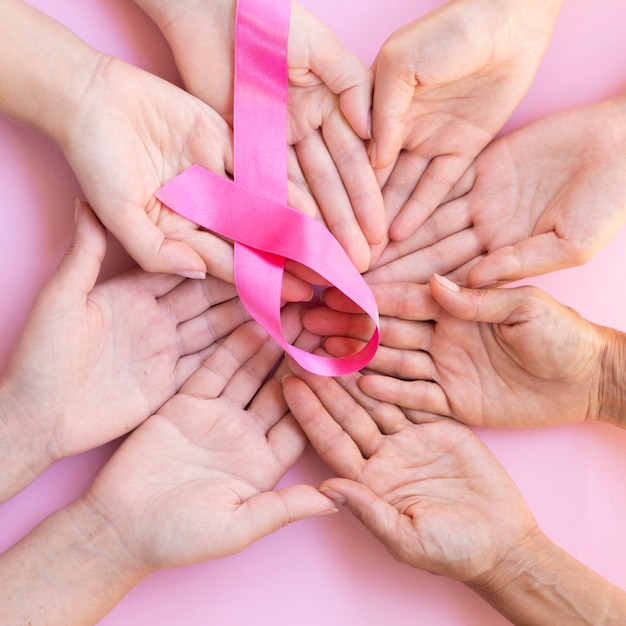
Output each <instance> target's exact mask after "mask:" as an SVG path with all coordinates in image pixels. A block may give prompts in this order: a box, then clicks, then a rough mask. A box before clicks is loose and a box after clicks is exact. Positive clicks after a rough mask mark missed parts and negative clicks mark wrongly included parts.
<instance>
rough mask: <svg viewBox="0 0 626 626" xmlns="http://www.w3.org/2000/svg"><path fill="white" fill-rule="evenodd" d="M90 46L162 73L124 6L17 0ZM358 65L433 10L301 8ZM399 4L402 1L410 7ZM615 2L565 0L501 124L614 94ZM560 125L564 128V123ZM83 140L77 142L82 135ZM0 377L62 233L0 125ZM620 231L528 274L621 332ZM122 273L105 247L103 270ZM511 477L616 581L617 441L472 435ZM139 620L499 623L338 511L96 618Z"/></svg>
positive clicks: (621, 44) (619, 48)
mask: <svg viewBox="0 0 626 626" xmlns="http://www.w3.org/2000/svg"><path fill="white" fill-rule="evenodd" d="M31 4H33V5H35V6H37V7H38V8H40V9H41V10H43V11H45V12H46V13H48V14H50V15H52V16H53V17H55V18H57V19H58V20H60V21H61V22H63V23H65V24H66V25H68V26H69V27H71V28H72V29H74V30H75V31H76V32H77V33H78V34H79V35H80V36H82V37H83V38H84V39H85V40H86V41H87V42H89V43H90V44H91V45H93V46H94V47H97V48H100V49H102V50H105V51H107V52H109V53H112V54H115V55H117V56H120V57H122V58H124V59H125V60H127V61H129V62H131V63H134V64H137V65H139V66H141V67H143V68H146V69H148V70H150V71H153V72H155V73H158V74H160V75H162V76H164V77H165V78H168V79H171V80H176V71H175V68H174V65H173V62H172V59H171V56H170V54H169V51H168V49H167V46H166V44H165V42H164V41H163V39H162V38H161V37H160V35H159V33H158V31H157V30H156V29H155V27H154V26H153V25H152V23H151V22H150V21H149V20H148V19H147V17H145V16H144V15H143V13H142V12H141V11H140V10H139V9H138V8H137V7H136V6H135V5H134V4H133V3H132V2H131V1H130V0H83V1H82V2H76V0H32V2H31ZM303 4H304V5H305V6H307V7H308V8H309V9H310V10H311V11H313V12H314V13H315V14H317V15H318V16H319V17H321V18H322V20H324V21H325V22H326V23H327V24H328V25H329V26H330V27H331V28H333V29H334V30H335V31H336V32H337V33H338V34H339V35H340V37H341V38H342V40H343V41H344V43H345V44H346V45H347V46H348V47H350V48H351V49H352V50H354V51H355V52H356V53H357V54H358V55H359V56H360V57H361V58H362V59H363V60H364V61H365V62H367V63H369V62H371V60H372V59H373V58H374V55H375V54H376V51H377V50H378V48H379V47H380V45H381V44H382V43H383V41H384V40H385V39H386V37H387V36H388V35H389V34H391V33H392V32H393V31H394V30H395V29H396V28H398V27H399V26H401V25H403V24H405V23H407V22H409V21H411V20H413V19H415V18H416V17H417V16H419V15H420V14H422V13H424V12H426V11H427V10H429V9H430V8H433V7H434V6H437V5H438V4H440V2H437V1H435V0H430V1H427V0H424V1H423V2H421V3H417V2H415V3H410V2H407V1H406V0H384V1H382V0H379V1H378V2H374V1H373V0H343V1H342V2H337V1H336V0H332V1H331V0H305V2H303ZM412 5H414V6H412ZM625 24H626V4H624V2H623V0H600V1H599V2H589V1H588V0H587V1H585V0H568V1H567V2H566V5H565V7H564V9H563V10H562V13H561V15H560V18H559V21H558V24H557V28H556V32H555V34H554V39H553V43H552V45H551V47H550V50H549V51H548V54H547V56H546V58H545V60H544V62H543V64H542V67H541V68H540V71H539V74H538V76H537V78H536V81H535V83H534V85H533V87H532V89H531V90H530V92H529V93H528V95H527V97H526V98H525V100H524V101H523V103H522V104H521V106H520V107H519V110H518V111H517V112H516V113H515V115H514V116H513V118H512V120H511V121H510V123H509V125H508V127H509V128H514V127H517V126H519V125H521V124H523V123H526V122H529V121H531V120H534V119H536V118H538V117H541V116H543V115H545V114H547V113H551V112H554V111H558V110H561V109H564V108H567V107H571V106H575V105H578V104H582V103H586V102H591V101H594V100H600V99H603V98H607V97H611V96H613V95H616V94H618V93H620V91H622V90H623V89H624V88H625V87H626V84H625V83H626V80H625V77H624V71H625V68H626V42H625V40H624V25H625ZM572 130H573V132H575V129H572ZM85 139H86V140H88V139H89V138H88V137H86V138H85ZM0 146H2V149H1V150H0V181H1V189H2V196H3V197H2V201H3V205H4V208H3V210H2V211H1V212H0V268H2V269H0V285H1V288H2V296H3V299H4V302H5V304H4V305H3V306H2V307H0V328H1V329H2V334H1V337H2V340H1V341H0V368H2V367H4V365H5V364H6V361H7V359H8V357H9V354H10V352H11V350H12V347H13V346H14V344H15V341H16V339H17V337H18V335H19V332H20V329H21V327H22V325H23V323H24V319H25V316H26V314H27V312H28V310H29V308H30V306H31V304H32V301H33V298H34V296H35V294H36V293H37V291H38V290H39V288H40V287H41V286H42V284H43V283H44V282H45V280H46V279H47V278H48V277H49V276H50V274H51V273H52V271H53V269H54V267H55V265H56V263H57V261H58V259H59V258H60V257H61V255H62V254H63V252H64V250H65V247H66V246H67V244H68V242H69V239H70V236H71V232H72V215H73V201H74V198H75V197H76V196H77V195H79V189H78V185H77V183H76V180H75V178H74V176H73V174H72V172H71V170H70V168H69V167H68V165H67V164H66V162H65V161H64V159H63V157H62V155H61V154H60V153H59V151H58V150H57V149H56V148H55V147H54V146H52V145H51V144H50V143H49V142H48V141H46V140H45V139H43V138H42V137H40V136H38V135H36V134H34V133H33V132H30V131H29V130H26V129H24V128H21V127H19V126H17V125H15V124H13V123H11V122H9V121H7V120H4V119H0ZM625 245H626V233H624V232H622V233H620V234H619V235H618V236H617V237H616V238H615V239H614V240H613V241H612V242H611V243H610V244H609V245H608V246H607V247H606V248H605V249H604V250H603V251H602V252H601V253H600V254H599V255H598V256H597V257H596V258H595V259H594V260H593V261H592V262H590V263H589V264H587V265H586V266H584V267H581V268H576V269H571V270H567V271H562V272H558V273H555V274H552V275H549V276H544V277H541V278H537V279H534V280H533V281H530V282H532V283H533V284H535V285H538V286H540V287H542V288H544V289H545V290H546V291H548V292H549V293H551V294H552V295H553V296H555V297H556V298H557V299H559V300H560V301H562V302H564V303H566V304H568V305H570V306H572V307H574V308H575V309H577V310H578V311H579V312H580V313H581V314H582V315H583V316H585V317H587V318H588V319H590V320H592V321H595V322H598V323H601V324H605V325H608V326H613V327H616V328H620V329H621V330H626V290H624V288H623V287H622V285H623V283H624V252H623V250H624V247H625ZM128 265H129V261H128V258H127V257H126V256H125V255H124V253H123V252H122V251H121V249H120V247H119V246H117V245H115V244H112V245H111V253H110V254H109V257H108V259H107V264H106V268H105V274H106V275H111V274H114V273H117V272H118V271H119V270H120V269H123V268H125V267H127V266H128ZM480 435H481V436H482V437H483V439H484V441H485V442H486V443H487V444H488V446H489V447H490V448H491V450H492V451H493V452H494V454H495V455H496V456H497V457H498V458H499V459H500V461H501V462H502V463H503V464H504V466H505V467H506V468H507V469H508V471H509V472H510V474H511V475H512V476H513V478H514V479H515V481H516V482H517V484H518V485H519V487H520V489H521V490H522V492H523V493H524V495H525V497H526V498H527V501H528V503H529V505H530V507H531V508H532V510H533V511H534V513H535V515H536V517H537V519H538V521H539V524H540V525H541V527H542V528H543V529H544V531H545V532H546V533H547V534H548V535H549V536H550V537H551V538H552V539H553V540H554V541H555V542H556V543H558V544H559V545H560V546H562V547H563V548H564V549H566V550H568V551H569V552H571V553H572V554H574V555H575V556H576V557H577V558H578V559H580V560H581V561H583V562H584V563H586V564H588V565H589V566H590V567H592V568H594V569H595V570H597V571H598V572H599V573H600V574H602V575H603V576H605V577H606V578H608V579H610V580H611V581H613V582H614V583H616V584H617V585H619V586H621V587H622V588H626V567H625V563H626V538H625V535H624V530H623V529H624V527H625V526H626V497H624V495H623V490H622V484H623V481H624V476H626V454H625V452H626V432H622V431H617V430H616V429H614V428H610V427H606V426H599V425H583V426H573V427H559V428H553V429H545V430H527V431H494V430H481V431H480ZM113 449H114V444H110V445H109V446H105V447H104V448H101V449H98V450H94V451H92V452H90V453H87V454H84V455H80V456H78V457H75V458H71V459H67V460H65V461H63V462H61V463H58V464H57V465H56V466H54V467H52V468H51V469H50V470H49V471H47V472H46V473H45V474H44V475H43V476H41V477H40V479H39V480H37V481H36V482H35V483H34V484H32V485H31V486H30V487H29V488H28V489H26V490H25V491H24V492H23V493H21V494H20V495H18V496H16V497H15V498H13V499H12V500H10V501H9V502H7V503H5V504H4V505H2V507H0V549H1V550H4V549H6V548H7V547H8V546H10V545H11V544H12V543H14V542H15V541H16V540H18V539H19V538H20V537H21V536H23V535H24V534H25V533H27V532H28V531H29V530H30V529H31V528H32V527H33V526H34V525H35V524H37V523H38V522H39V521H40V520H41V519H42V518H43V517H45V516H46V515H48V514H49V513H50V512H52V511H54V510H55V509H57V508H58V507H60V506H62V505H64V504H65V503H67V502H69V501H71V500H72V499H73V498H75V497H76V496H77V495H79V494H80V493H81V492H82V491H83V490H84V489H85V488H86V486H87V485H88V484H89V482H90V480H91V478H92V477H93V476H94V475H95V473H96V472H97V471H98V469H99V468H100V467H101V466H102V464H103V463H104V462H105V461H106V459H107V458H108V457H109V456H110V454H111V452H112V451H113ZM326 475H328V470H327V469H326V468H325V466H324V465H323V464H322V463H321V462H320V461H319V459H318V458H317V457H316V456H315V454H314V453H312V452H310V451H309V452H308V453H307V454H306V455H305V457H304V458H303V459H302V460H301V461H300V462H299V463H298V464H297V466H296V467H294V468H293V469H292V471H291V472H290V473H289V475H288V476H287V478H286V480H287V481H289V482H296V481H306V482H309V483H312V484H317V483H318V482H319V481H321V480H322V479H323V478H324V477H325V476H326ZM102 623H103V624H106V625H107V626H120V625H124V626H128V625H134V624H150V625H152V626H159V625H166V624H167V625H170V624H183V625H185V626H195V625H199V624H209V623H211V624H219V625H220V626H240V625H243V624H246V625H247V624H254V625H256V624H272V625H277V626H284V625H300V626H318V625H319V624H321V623H324V624H360V625H362V626H370V625H371V626H379V625H380V624H415V623H418V624H427V625H428V626H440V625H441V626H452V625H463V626H474V625H475V626H484V625H485V624H489V625H494V626H498V625H500V624H506V623H508V622H507V621H506V620H504V619H503V618H502V617H500V616H499V615H498V614H497V613H496V612H494V611H493V610H492V609H491V608H490V607H489V606H488V605H487V604H486V603H484V602H483V601H482V600H481V599H479V598H478V597H476V596H475V595H473V594H472V592H470V591H469V590H467V589H466V588H465V587H464V586H463V585H461V584H459V583H457V582H455V581H451V580H447V579H444V578H438V577H435V576H432V575H430V574H427V573H424V572H421V571H416V570H413V569H411V568H409V567H407V566H403V565H400V564H398V563H396V562H395V561H393V560H392V559H391V557H389V556H388V554H387V553H386V551H385V550H384V548H382V546H380V545H379V544H378V543H377V542H376V540H374V539H373V538H372V537H371V536H370V535H368V533H367V532H366V531H365V530H364V529H363V528H362V527H361V526H360V524H359V523H358V522H357V521H356V520H355V519H353V518H352V517H351V515H350V514H349V513H347V512H345V511H342V512H340V514H339V515H337V516H332V517H324V518H318V519H312V520H308V521H304V522H300V523H298V524H294V525H292V526H290V527H288V528H285V529H283V530H281V531H280V532H278V533H276V534H274V535H272V536H270V537H267V538H266V539H264V540H263V541H260V542H259V543H257V544H255V545H254V546H252V547H251V548H249V549H248V550H246V551H245V552H244V553H242V554H239V555H236V556H233V557H229V558H226V559H222V560H220V561H216V562H211V563H205V564H201V565H197V566H193V567H186V568H180V569H175V570H170V571H163V572H160V573H158V574H156V575H154V576H152V577H151V578H150V579H148V580H147V581H145V582H144V583H143V584H141V585H140V586H139V587H137V588H136V589H135V590H134V591H133V592H132V593H131V594H130V595H129V596H128V597H127V598H126V599H125V600H124V601H123V602H122V603H121V604H120V605H119V606H118V607H117V608H116V609H115V610H113V611H112V613H111V614H110V615H109V616H108V617H106V618H105V619H104V620H103V622H102Z"/></svg>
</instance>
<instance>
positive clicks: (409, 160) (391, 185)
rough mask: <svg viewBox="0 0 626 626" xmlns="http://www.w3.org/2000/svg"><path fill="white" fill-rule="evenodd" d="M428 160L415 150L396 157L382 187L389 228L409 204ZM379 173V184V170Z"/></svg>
mask: <svg viewBox="0 0 626 626" xmlns="http://www.w3.org/2000/svg"><path fill="white" fill-rule="evenodd" d="M429 163H430V158H426V157H424V156H422V155H421V154H420V153H419V152H418V151H417V150H414V151H403V152H401V153H400V155H399V156H398V158H397V160H396V162H395V165H394V166H393V169H391V171H390V173H389V176H388V177H387V179H386V181H385V184H384V186H383V187H382V195H383V202H384V204H385V211H386V216H387V221H388V223H389V226H391V224H392V223H393V222H394V220H395V219H396V217H397V216H398V214H399V213H400V211H401V210H402V207H404V205H405V204H406V203H407V202H409V200H410V199H411V196H412V195H413V192H414V191H415V187H416V186H417V183H418V181H419V179H420V178H421V177H422V174H423V173H424V172H425V171H426V168H427V167H428V164H429ZM376 171H377V172H379V184H380V182H381V181H380V179H381V174H380V172H381V170H376Z"/></svg>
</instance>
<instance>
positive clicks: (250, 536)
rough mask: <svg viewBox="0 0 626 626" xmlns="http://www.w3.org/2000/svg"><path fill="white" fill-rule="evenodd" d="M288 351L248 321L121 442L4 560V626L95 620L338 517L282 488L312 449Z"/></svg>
mask: <svg viewBox="0 0 626 626" xmlns="http://www.w3.org/2000/svg"><path fill="white" fill-rule="evenodd" d="M279 357H280V350H279V349H278V347H277V346H276V345H275V344H274V343H273V342H272V341H271V340H269V339H268V338H267V335H266V334H265V332H264V331H262V330H261V329H260V327H259V326H258V325H257V324H256V323H254V322H249V323H247V324H244V325H243V326H240V327H239V328H238V329H236V330H235V331H234V332H233V333H232V334H231V335H229V337H228V338H226V339H225V340H224V342H223V343H221V344H220V345H218V346H217V347H216V349H215V350H214V351H213V352H212V354H210V355H209V357H208V358H207V359H206V360H205V361H204V363H203V365H202V366H201V367H200V368H198V369H197V370H196V371H195V372H194V373H193V375H192V376H191V377H190V378H189V379H188V380H187V382H186V383H185V384H184V385H183V387H182V388H181V390H180V391H179V392H178V393H177V394H176V395H175V396H174V397H172V398H171V399H170V400H169V401H168V402H166V403H165V404H164V405H163V406H162V407H161V408H160V409H159V411H158V412H156V413H155V414H154V415H152V416H151V417H149V418H148V419H147V420H146V421H145V422H144V423H143V424H142V425H141V426H139V428H138V429H137V430H135V431H134V432H133V433H131V435H130V436H129V437H128V438H127V439H126V440H125V441H124V442H123V443H122V445H121V446H120V448H119V449H118V450H117V451H116V452H115V454H114V455H113V457H112V458H111V459H110V460H109V462H108V463H107V464H106V465H105V466H104V468H103V469H102V470H101V471H100V473H99V474H98V476H97V477H96V479H95V481H94V483H93V485H92V486H91V487H90V488H89V490H88V491H87V493H86V494H85V495H84V496H83V497H81V498H79V499H78V500H77V501H75V502H73V503H72V504H70V505H68V506H66V507H64V508H62V509H61V510H59V511H58V512H56V513H54V514H53V515H52V516H50V517H49V518H47V519H46V520H44V521H43V522H42V523H41V524H40V525H39V526H37V527H36V528H35V529H34V530H33V531H32V532H31V533H29V534H28V535H27V536H26V537H25V538H24V539H22V540H21V541H19V542H18V543H17V544H15V545H14V546H13V547H12V548H10V549H9V550H7V551H6V552H5V553H3V554H2V555H1V556H0V579H1V582H2V602H0V619H1V620H2V623H3V624H8V625H11V626H13V625H15V626H17V625H21V624H25V623H31V624H47V625H50V624H76V625H79V624H80V625H84V624H95V623H97V622H98V620H99V619H101V618H102V617H103V616H104V615H105V614H106V613H107V612H108V611H110V610H111V609H112V608H113V607H114V606H115V605H116V604H117V603H118V602H119V601H120V600H121V599H122V598H123V597H124V595H125V594H126V593H128V592H129V591H130V590H131V589H132V588H133V587H134V586H135V585H137V584H138V583H139V582H141V580H143V579H144V578H146V577H147V576H149V575H150V574H151V573H153V572H154V571H156V570H157V569H160V568H164V567H175V566H180V565H187V564H190V563H197V562H200V561H206V560H210V559H217V558H220V557H224V556H227V555H229V554H233V553H235V552H238V551H240V550H242V549H243V548H245V547H246V546H248V545H249V544H250V543H252V542H253V541H255V540H257V539H259V538H261V537H263V536H265V535H267V534H269V533H270V532H274V531H276V530H279V529H280V528H281V527H283V526H285V525H287V524H289V523H292V522H294V521H297V520H299V519H303V518H305V517H309V516H311V515H323V514H329V513H334V512H336V510H337V509H336V508H335V505H334V503H333V502H332V500H329V499H328V498H327V497H326V496H324V495H323V494H321V493H319V492H318V491H317V490H316V489H315V488H313V487H311V486H306V485H290V486H287V487H284V488H282V489H279V490H277V491H273V488H274V486H275V485H276V483H277V482H278V480H279V479H280V478H281V477H282V476H283V475H284V473H285V472H286V471H287V470H288V469H289V468H290V467H291V465H292V464H293V463H294V462H295V461H296V460H297V459H298V457H299V456H300V455H301V454H302V452H303V451H304V449H305V447H306V438H305V437H304V434H303V433H302V431H301V429H300V428H299V426H298V425H297V423H296V422H295V421H294V420H293V417H292V416H291V415H290V413H289V411H288V409H287V406H286V404H285V401H284V399H283V397H282V390H281V385H280V376H281V375H282V373H284V371H283V372H279V374H278V375H277V376H278V377H275V378H272V379H270V380H269V381H268V382H266V383H264V381H265V380H266V379H267V377H268V375H269V374H270V372H271V371H272V368H273V367H274V365H275V363H276V361H277V359H278V358H279ZM33 598H37V602H33Z"/></svg>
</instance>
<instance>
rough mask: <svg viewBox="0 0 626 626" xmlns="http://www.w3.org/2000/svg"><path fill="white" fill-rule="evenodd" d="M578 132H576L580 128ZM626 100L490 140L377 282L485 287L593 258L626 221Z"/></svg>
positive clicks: (397, 246)
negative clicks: (436, 278) (438, 279)
mask: <svg viewBox="0 0 626 626" xmlns="http://www.w3.org/2000/svg"><path fill="white" fill-rule="evenodd" d="M573 129H574V130H573ZM625 154H626V98H619V99H615V100H608V101H605V102H599V103H594V104H591V105H587V106H583V107H579V108H575V109H571V110H569V111H564V112H560V113H556V114H554V115H551V116H548V117H546V118H544V119H542V120H539V121H537V122H535V123H533V124H530V125H528V126H526V127H524V128H521V129H519V130H517V131H514V132H512V133H510V134H508V135H505V136H503V137H501V138H499V139H496V140H495V141H494V142H493V143H492V144H491V145H490V146H488V147H487V148H486V149H485V150H484V151H483V152H482V153H481V154H480V155H479V156H478V157H477V158H476V160H475V162H474V163H473V164H472V165H471V166H470V168H469V169H468V171H467V172H466V173H465V175H464V176H463V177H462V178H461V180H460V181H459V182H458V184H457V185H455V187H454V188H453V189H452V191H451V192H450V194H449V197H448V199H447V200H448V201H447V202H446V203H445V204H443V205H442V206H440V207H439V208H438V209H437V210H436V211H435V212H434V213H433V214H432V215H431V217H430V218H429V219H428V220H426V222H425V223H424V224H423V225H422V227H421V228H419V229H418V230H417V232H415V233H414V235H412V236H411V237H410V238H408V239H407V240H405V241H402V242H393V243H391V244H389V246H388V247H387V248H386V250H385V251H384V252H383V254H382V256H381V257H380V259H379V260H378V262H377V264H376V268H375V269H373V270H371V271H370V272H368V275H367V280H368V281H369V282H403V281H410V282H425V281H426V280H428V278H429V276H430V275H431V274H432V273H439V274H443V275H446V276H448V277H449V278H452V279H453V280H455V281H456V282H460V283H461V284H469V285H484V284H488V283H492V282H504V281H513V280H518V279H522V278H526V277H529V276H534V275H537V274H543V273H547V272H550V271H554V270H558V269H563V268H566V267H572V266H574V265H579V264H582V263H585V262H586V261H588V260H589V259H591V258H592V257H593V256H594V255H595V254H596V253H597V252H598V251H599V250H600V249H601V248H602V246H604V245H605V244H606V243H607V242H608V241H609V239H610V238H611V237H612V236H613V235H614V234H615V233H616V232H617V231H618V230H619V229H620V228H621V227H622V226H623V224H624V223H625V222H626V203H625V202H624V197H625V195H626V182H625V180H626V178H625V176H624V171H625V170H626V158H625V157H624V155H625Z"/></svg>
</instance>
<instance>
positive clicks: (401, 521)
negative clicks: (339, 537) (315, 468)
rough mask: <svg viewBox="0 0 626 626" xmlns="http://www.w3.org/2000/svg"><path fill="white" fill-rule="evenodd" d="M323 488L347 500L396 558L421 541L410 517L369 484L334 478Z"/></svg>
mask: <svg viewBox="0 0 626 626" xmlns="http://www.w3.org/2000/svg"><path fill="white" fill-rule="evenodd" d="M320 491H321V493H323V494H325V495H327V496H328V497H329V498H330V499H332V500H333V501H334V502H335V503H336V504H343V505H344V506H345V507H346V508H347V509H348V510H349V511H350V512H351V513H352V514H353V515H354V516H355V517H356V518H357V519H358V520H359V521H360V522H361V523H362V524H363V526H365V528H367V529H368V530H369V531H370V532H371V533H372V534H373V535H374V537H376V538H377V539H378V540H379V541H380V542H381V543H382V544H383V545H384V546H385V547H386V548H387V549H388V550H389V551H390V552H391V553H392V554H393V555H394V556H396V558H400V557H399V555H402V554H406V553H407V551H409V550H411V547H412V546H413V545H414V544H418V542H417V541H416V539H415V537H414V533H411V522H410V520H409V518H407V517H405V516H403V515H401V514H400V513H399V512H398V510H397V509H396V508H395V507H393V506H391V505H390V504H388V503H387V502H385V501H384V500H383V499H382V498H381V497H379V496H378V495H377V494H376V493H374V491H372V490H371V489H370V488H369V487H368V486H367V485H365V484H361V483H359V482H356V481H353V480H346V479H345V478H330V479H328V480H325V481H324V482H323V483H322V485H320ZM418 545H419V544H418ZM405 560H406V559H405Z"/></svg>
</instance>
